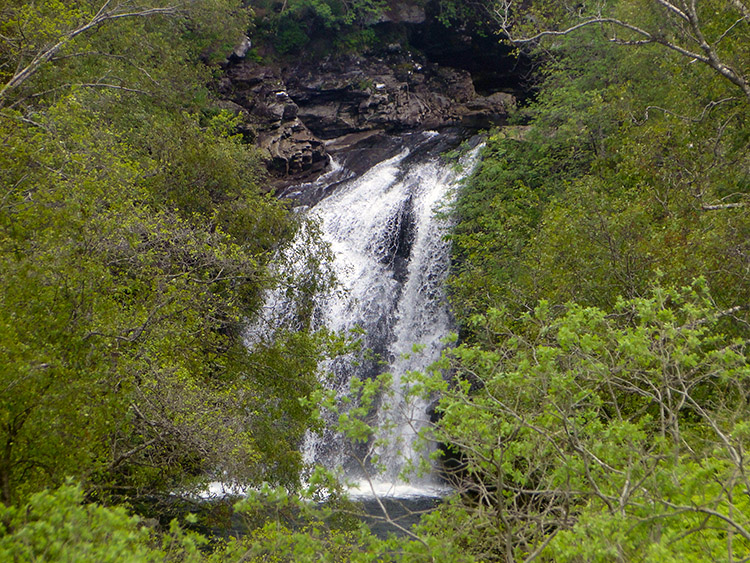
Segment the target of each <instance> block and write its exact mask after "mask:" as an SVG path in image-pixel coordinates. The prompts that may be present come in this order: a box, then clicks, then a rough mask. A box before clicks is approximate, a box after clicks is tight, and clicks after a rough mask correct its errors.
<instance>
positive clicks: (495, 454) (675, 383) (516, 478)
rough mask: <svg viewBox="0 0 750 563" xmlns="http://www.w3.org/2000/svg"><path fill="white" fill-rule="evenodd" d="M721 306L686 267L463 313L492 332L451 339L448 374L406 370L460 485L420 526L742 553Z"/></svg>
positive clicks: (535, 539)
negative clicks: (640, 280)
mask: <svg viewBox="0 0 750 563" xmlns="http://www.w3.org/2000/svg"><path fill="white" fill-rule="evenodd" d="M722 315H724V313H722V312H720V311H717V310H716V308H715V306H714V305H713V301H712V299H711V297H710V295H709V294H708V293H707V291H706V288H705V284H704V282H703V281H702V280H699V281H697V282H696V283H695V284H694V285H693V286H691V287H685V288H682V289H680V290H674V289H664V288H660V287H657V288H655V289H654V290H653V291H652V292H651V293H650V294H649V295H648V296H646V297H643V298H636V299H630V300H626V299H621V300H618V302H617V304H616V306H615V309H614V310H613V311H612V313H611V314H607V312H605V311H603V310H601V309H598V308H592V307H582V306H579V305H574V304H572V305H569V306H568V307H567V308H566V311H565V313H564V314H563V315H562V316H560V317H557V318H555V317H554V316H553V315H551V313H550V310H549V306H548V304H547V303H540V304H539V306H538V307H537V308H536V309H535V310H534V312H533V313H531V314H528V315H525V316H524V318H523V319H522V320H521V326H520V327H519V328H514V327H515V324H516V323H515V322H512V321H513V319H511V318H509V316H508V314H507V312H506V311H499V310H490V311H488V312H487V314H486V315H483V316H482V317H481V318H480V317H477V318H474V319H473V320H472V322H473V323H475V324H477V325H479V326H481V327H482V330H483V331H484V332H485V334H487V335H488V339H487V341H492V342H494V344H493V345H492V346H491V347H489V346H487V345H485V346H484V347H479V346H470V345H462V346H459V347H458V348H456V349H455V350H453V351H452V352H451V353H450V356H451V358H452V365H453V370H454V373H455V378H456V379H455V380H454V382H453V384H452V385H447V384H446V382H445V380H444V379H443V377H442V376H441V375H440V374H438V375H437V376H431V377H420V379H421V381H422V384H423V385H424V387H423V389H422V392H424V393H429V392H440V393H441V399H440V406H439V410H440V413H441V415H442V416H441V419H440V423H439V424H438V426H437V428H436V430H435V436H434V438H435V439H437V440H439V441H440V442H443V443H445V444H448V445H449V448H450V449H451V450H452V451H453V452H454V454H455V455H456V456H458V460H459V463H458V465H457V466H456V468H455V469H454V470H453V471H452V475H453V479H454V480H455V483H456V485H457V487H458V488H459V490H460V491H462V492H463V496H462V497H460V502H458V499H456V502H454V503H452V504H448V505H446V506H445V507H443V508H441V509H440V512H439V514H437V515H434V516H432V517H431V519H430V526H432V527H433V530H435V527H438V529H437V530H435V531H436V533H443V534H446V535H449V536H451V537H455V536H458V537H459V538H462V540H459V541H464V542H466V547H467V549H468V550H470V551H471V552H473V553H476V554H477V555H479V554H483V556H484V557H486V558H488V559H486V560H515V559H517V558H518V559H523V558H524V557H526V556H527V555H529V554H531V553H532V552H537V551H539V552H541V557H542V560H551V561H568V560H580V559H581V558H582V559H585V560H597V561H599V560H601V561H606V560H612V559H616V560H625V561H632V560H638V559H648V560H651V559H653V560H658V559H659V558H660V557H662V556H669V557H675V558H687V559H688V560H716V559H717V558H721V557H722V555H720V554H724V555H723V556H724V557H727V558H729V559H733V558H742V557H746V556H747V554H748V551H749V550H750V535H748V534H747V532H746V530H747V526H748V523H750V522H749V520H750V505H748V503H747V500H746V495H744V493H740V491H743V490H744V488H745V487H746V483H747V479H748V475H747V471H746V469H745V468H744V465H743V462H742V456H741V454H739V452H741V451H743V450H744V449H745V448H746V447H747V444H746V443H745V441H746V435H745V431H744V428H745V426H746V423H745V416H744V413H745V409H746V408H747V402H748V399H749V398H750V397H749V396H748V393H747V380H748V376H750V365H749V364H748V362H747V357H746V340H744V339H735V338H731V337H728V336H726V335H725V334H723V333H722V331H721V329H720V328H719V327H720V324H721V323H720V319H721V317H722ZM439 526H443V529H442V531H440V529H439ZM489 530H493V532H492V533H491V535H488V534H490V532H489ZM729 538H732V539H729ZM675 560H676V559H675Z"/></svg>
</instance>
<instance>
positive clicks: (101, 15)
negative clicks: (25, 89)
mask: <svg viewBox="0 0 750 563" xmlns="http://www.w3.org/2000/svg"><path fill="white" fill-rule="evenodd" d="M110 3H111V0H107V1H106V2H105V3H104V4H103V5H102V7H101V8H100V9H99V11H98V12H97V13H96V15H95V16H94V17H93V18H92V19H91V20H90V21H89V22H88V23H86V24H84V25H82V26H80V27H78V28H76V29H72V30H70V31H69V32H68V33H66V34H65V35H63V36H62V37H61V38H60V39H59V40H58V41H57V43H55V44H54V45H52V46H51V47H47V48H44V49H42V50H41V51H40V52H39V53H37V55H36V56H35V57H34V58H33V59H32V60H31V62H30V63H28V64H27V65H26V66H25V67H24V68H22V69H18V70H16V72H15V73H14V75H13V76H12V77H11V79H10V80H9V81H8V82H7V83H6V84H5V85H4V86H3V87H2V89H0V107H1V106H2V105H3V99H4V98H6V97H7V95H8V94H9V93H10V92H12V91H13V90H15V89H16V88H18V87H19V86H20V85H21V84H23V83H24V82H26V80H28V79H29V78H31V77H32V76H33V75H34V74H36V72H37V71H38V70H39V68H40V67H41V66H42V65H43V64H44V63H46V62H48V61H50V60H51V59H52V58H53V57H54V56H55V55H56V54H57V53H58V52H59V51H60V50H61V49H62V48H63V47H64V46H65V45H67V44H68V43H70V42H71V41H72V40H73V39H75V38H76V37H78V36H79V35H81V34H83V33H86V32H87V31H89V30H91V29H94V28H96V27H97V26H99V25H102V24H104V23H105V22H108V21H114V20H118V19H122V18H136V17H149V16H154V15H172V14H175V13H176V12H177V8H176V7H174V6H168V7H165V8H149V9H146V10H141V11H136V12H122V13H117V12H116V11H108V7H109V5H110ZM116 9H117V8H115V10H116Z"/></svg>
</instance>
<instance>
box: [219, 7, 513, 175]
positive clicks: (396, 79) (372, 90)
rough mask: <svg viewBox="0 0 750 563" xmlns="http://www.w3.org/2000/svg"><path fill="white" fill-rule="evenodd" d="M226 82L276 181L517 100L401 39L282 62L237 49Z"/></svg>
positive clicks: (485, 118)
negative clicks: (477, 84) (484, 89)
mask: <svg viewBox="0 0 750 563" xmlns="http://www.w3.org/2000/svg"><path fill="white" fill-rule="evenodd" d="M415 17H416V16H415ZM220 92H221V94H222V95H223V97H224V98H225V100H227V104H231V107H232V108H234V109H235V110H238V108H242V109H241V110H239V111H241V112H242V113H243V114H244V115H245V118H246V119H245V121H246V126H245V129H246V132H247V133H248V134H249V135H253V136H255V137H256V140H257V142H258V144H259V145H260V146H261V147H262V148H263V149H265V150H266V151H267V154H268V159H269V160H268V168H269V170H270V171H271V173H272V174H273V175H274V177H275V178H276V179H277V181H276V187H283V186H285V185H290V184H293V183H300V182H304V181H310V180H312V179H314V178H315V177H317V176H318V175H320V173H322V172H323V171H324V170H325V169H326V166H327V164H328V161H329V159H328V155H329V154H336V153H337V152H341V151H345V152H346V154H347V155H348V158H349V159H350V160H352V164H351V166H352V167H358V165H359V166H360V167H366V165H367V162H366V161H367V160H369V159H368V158H366V154H365V153H372V155H373V156H372V157H373V158H375V157H377V158H382V157H383V156H384V155H386V156H387V154H388V152H389V151H395V150H396V149H397V146H398V143H397V142H394V141H393V140H392V139H390V140H389V138H388V137H389V136H393V135H401V134H404V133H408V132H413V131H418V130H428V129H432V130H441V129H446V128H463V129H470V130H476V129H483V128H488V127H490V126H492V125H501V124H503V123H505V121H506V119H507V115H508V110H509V109H510V107H511V106H512V105H514V104H515V98H514V96H513V95H512V94H509V93H506V92H495V93H492V94H490V95H487V96H480V95H479V94H478V93H477V92H476V90H475V88H474V84H473V82H472V76H471V74H470V73H469V72H468V71H466V70H462V69H457V68H450V67H444V66H439V65H437V64H435V63H429V62H427V61H426V60H424V59H423V58H421V57H420V56H418V55H415V54H413V53H412V52H410V51H409V50H407V49H403V48H402V47H401V46H400V45H398V44H394V45H390V46H388V47H387V48H385V49H383V50H382V52H381V53H379V54H373V55H341V56H329V57H326V58H325V59H322V60H316V61H309V60H300V61H298V62H296V63H294V64H290V65H288V66H285V67H280V66H264V65H261V64H259V63H257V62H255V61H252V60H248V59H235V60H233V61H232V62H230V63H229V64H228V66H227V68H226V69H225V74H224V77H223V79H222V81H221V83H220ZM228 107H229V106H228ZM359 149H362V150H359ZM365 149H366V150H365ZM373 150H374V152H372V151H373ZM357 154H358V155H359V158H357V159H352V156H351V155H357ZM362 157H364V160H363V158H362ZM355 172H356V170H355Z"/></svg>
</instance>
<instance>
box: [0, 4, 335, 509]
mask: <svg viewBox="0 0 750 563" xmlns="http://www.w3.org/2000/svg"><path fill="white" fill-rule="evenodd" d="M74 4H76V7H75V9H74V8H72V7H71V6H72V4H71V5H70V6H68V4H65V3H64V2H57V3H54V5H53V4H52V3H46V4H45V3H42V4H39V5H38V6H36V7H34V6H32V5H28V4H27V5H25V6H20V5H19V6H15V5H7V6H6V8H7V9H8V10H10V11H11V12H12V13H13V14H14V17H15V18H17V19H16V20H14V21H15V22H16V24H17V27H12V26H11V27H9V28H7V29H5V32H7V34H5V35H4V36H3V41H5V43H4V45H5V47H7V49H6V50H5V51H3V54H2V56H3V57H5V58H4V63H5V66H4V67H3V68H9V64H10V63H11V62H12V63H13V66H14V68H15V67H16V66H17V65H20V66H23V65H24V64H27V62H28V61H29V60H30V59H29V57H32V56H33V55H32V54H31V49H32V46H33V48H34V49H42V50H43V49H49V45H50V43H52V42H55V41H59V39H60V37H65V36H66V34H68V36H67V40H66V42H65V44H64V46H63V48H61V49H60V50H58V51H54V53H53V55H54V56H53V57H52V58H50V59H49V60H44V61H42V63H41V64H39V66H37V67H35V71H34V72H33V73H31V74H29V75H28V76H27V77H26V78H25V79H24V80H23V81H22V82H19V84H18V86H17V87H15V88H13V89H9V90H4V97H2V98H0V101H2V103H1V104H0V105H2V106H3V109H2V111H1V112H0V135H2V138H3V139H4V144H5V150H4V151H3V152H2V154H1V155H0V177H1V178H2V183H3V185H4V186H6V188H7V189H5V190H4V191H3V196H2V199H1V200H0V280H1V281H0V329H1V330H0V358H1V359H2V362H1V363H0V442H2V443H3V444H5V446H4V447H3V449H2V452H1V453H0V485H1V487H2V488H1V490H0V498H1V499H2V501H3V502H5V503H6V504H11V503H19V502H23V501H24V500H25V499H28V498H30V497H29V496H30V495H31V494H32V493H34V492H35V491H39V490H41V489H44V488H47V487H52V486H56V485H60V484H61V483H62V482H64V480H65V478H66V477H67V476H75V477H76V478H77V479H80V480H82V481H83V482H84V483H85V486H86V488H87V491H89V493H90V494H92V495H97V498H104V499H106V498H109V497H110V496H111V495H114V496H117V497H121V496H127V497H130V498H136V497H138V496H139V495H141V494H143V495H147V494H151V493H157V492H167V491H173V490H175V489H184V488H189V487H191V486H193V485H197V484H200V483H201V482H203V481H205V480H206V479H207V478H208V477H209V475H210V474H211V473H215V472H218V471H220V472H222V474H223V475H224V477H225V479H226V480H229V481H239V482H244V483H248V482H260V481H264V480H268V481H271V482H274V483H281V482H283V483H287V484H294V483H295V482H296V481H297V479H298V475H299V472H300V469H301V458H300V454H299V452H298V444H299V441H300V440H301V438H302V436H303V435H304V432H305V430H306V428H307V426H308V424H309V423H311V418H310V416H311V409H309V408H301V406H300V402H299V399H300V398H303V397H305V396H306V395H308V394H309V393H311V391H312V390H313V389H314V388H315V386H316V385H317V381H316V377H315V371H316V366H317V361H318V360H319V359H320V357H321V354H322V353H323V352H324V350H325V348H326V343H327V335H325V334H320V335H314V334H310V332H309V330H308V328H309V320H310V316H309V315H310V301H311V299H313V295H314V294H315V293H316V292H317V291H319V290H320V289H321V288H322V287H325V286H326V284H327V283H329V282H330V276H329V277H328V278H324V276H322V275H321V276H319V275H318V274H321V273H322V271H323V261H324V259H325V252H324V251H323V250H321V251H320V252H318V251H316V250H315V247H316V246H317V244H318V243H317V239H316V235H315V229H312V228H311V229H308V232H309V235H308V236H307V242H308V243H309V246H308V249H307V262H305V264H304V266H300V267H299V268H298V269H297V270H296V271H295V272H294V273H291V272H284V275H283V276H282V275H281V274H280V273H278V272H276V271H273V270H272V269H271V268H270V265H269V264H270V261H271V258H272V256H273V255H274V254H276V253H277V252H280V250H281V249H282V248H283V247H284V246H286V245H288V244H289V242H290V241H291V240H292V239H293V237H294V236H295V235H296V233H297V232H298V230H300V229H301V228H302V223H301V222H300V220H299V219H297V218H295V217H293V216H292V215H291V214H289V213H288V210H287V209H286V207H285V206H284V205H283V204H282V203H280V202H278V201H277V200H275V199H274V198H272V197H271V196H270V195H269V194H267V193H264V188H263V173H262V172H261V170H262V163H261V161H260V158H259V156H258V153H257V151H256V150H255V149H253V148H251V147H248V146H246V145H244V144H242V142H241V139H240V137H238V136H234V135H233V133H232V131H233V129H234V127H235V125H236V118H235V117H234V116H232V115H230V114H227V113H224V112H220V111H218V110H217V109H216V108H215V107H214V106H213V102H212V100H211V98H210V96H209V94H208V91H207V90H206V89H205V88H204V87H203V86H202V84H203V82H204V80H205V78H206V77H207V75H208V73H209V69H207V68H206V67H203V66H201V65H200V64H198V62H197V59H198V56H199V55H200V56H204V55H205V54H206V52H207V51H206V49H209V50H211V49H213V47H207V45H218V44H222V45H223V44H225V43H222V41H224V40H226V41H227V43H226V44H230V43H231V42H233V41H234V40H235V37H234V34H235V32H236V31H237V30H238V29H239V27H241V26H242V25H244V24H243V22H244V21H245V20H244V19H243V18H244V16H243V13H244V12H243V10H241V9H240V8H239V6H238V5H237V4H234V3H225V2H205V3H193V4H191V11H190V12H187V13H183V12H180V13H179V15H178V14H173V13H165V12H159V13H158V14H155V15H147V14H146V13H144V14H143V15H141V16H138V17H129V16H128V17H125V16H123V17H122V18H118V19H110V20H106V21H104V22H102V23H101V25H99V26H98V27H97V29H96V33H94V32H93V30H92V31H87V32H82V33H80V34H78V35H75V37H71V36H70V33H71V30H73V31H75V30H76V29H79V28H78V27H77V26H80V25H82V24H85V22H87V21H90V19H91V18H92V17H93V16H94V14H96V13H97V11H98V9H99V8H100V7H101V5H99V4H95V3H90V4H89V3H83V4H82V3H74ZM66 6H67V8H66ZM160 6H161V5H152V4H145V3H144V4H137V5H136V4H135V3H130V2H128V3H112V4H110V5H108V7H109V9H111V10H112V13H115V14H116V13H125V12H124V10H126V9H128V10H133V11H136V12H138V11H140V10H150V9H152V8H154V7H156V8H159V7H160ZM225 10H229V12H227V13H229V14H230V15H231V14H232V13H233V14H234V15H233V17H232V18H227V13H225ZM9 13H10V12H9ZM108 13H109V12H108ZM218 15H220V16H221V18H224V20H225V22H226V23H225V28H222V29H223V32H225V33H226V34H225V35H221V36H219V35H216V36H214V35H212V34H214V33H218V31H219V29H218V28H217V27H216V25H215V21H216V20H217V17H218ZM19 22H20V23H19ZM31 22H33V23H34V26H32V27H34V29H35V30H36V31H34V33H27V34H25V35H24V34H20V33H19V29H20V30H23V29H25V28H27V27H29V26H31ZM201 22H203V23H201ZM212 22H214V23H212ZM204 24H205V25H204ZM18 26H20V27H18ZM206 26H207V27H211V26H213V28H212V29H213V31H211V30H209V29H207V28H206ZM14 30H15V31H14ZM11 31H12V32H13V33H14V34H15V35H13V34H11ZM5 32H4V33H5ZM217 41H218V43H217ZM11 47H12V49H11ZM217 48H218V47H217ZM13 49H15V50H13ZM204 58H205V57H204ZM209 58H210V57H209ZM29 64H30V63H29ZM8 76H9V75H8ZM16 76H18V75H16ZM102 76H104V77H106V79H102V80H100V79H99V78H94V77H102ZM114 77H116V80H113V78H114ZM12 79H13V78H12V77H10V78H8V80H9V82H8V83H7V84H10V81H12ZM52 85H54V87H51V86H52ZM105 85H106V86H105ZM277 285H281V286H282V287H283V288H285V289H287V288H288V293H289V295H290V297H293V298H294V300H297V303H298V314H297V315H296V317H295V319H294V323H295V324H294V326H293V327H291V326H290V327H282V328H287V329H289V331H290V333H289V335H287V336H283V337H282V335H281V334H280V336H279V338H278V340H277V341H275V342H265V343H264V344H263V346H262V348H259V349H257V350H254V351H249V350H248V349H247V348H246V347H245V345H244V338H245V334H244V333H245V330H246V327H247V326H248V324H249V323H250V322H252V321H253V320H254V319H256V318H257V317H258V315H259V312H260V311H259V309H260V303H261V302H262V300H263V295H264V292H265V291H266V290H268V289H270V288H273V287H276V286H277Z"/></svg>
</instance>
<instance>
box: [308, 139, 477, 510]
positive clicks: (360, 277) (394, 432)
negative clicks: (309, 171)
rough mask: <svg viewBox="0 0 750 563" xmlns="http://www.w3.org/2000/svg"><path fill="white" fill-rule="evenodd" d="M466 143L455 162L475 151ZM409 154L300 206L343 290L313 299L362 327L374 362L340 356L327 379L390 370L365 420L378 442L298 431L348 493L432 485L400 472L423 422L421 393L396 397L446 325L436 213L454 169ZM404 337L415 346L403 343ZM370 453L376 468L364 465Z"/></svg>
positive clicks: (341, 387)
mask: <svg viewBox="0 0 750 563" xmlns="http://www.w3.org/2000/svg"><path fill="white" fill-rule="evenodd" d="M477 152H478V149H476V150H474V151H472V153H471V155H469V157H468V158H467V162H465V163H464V169H467V168H468V167H469V166H471V165H472V164H473V162H474V160H475V159H476V154H477ZM408 156H409V152H408V151H407V150H405V151H404V152H402V153H401V154H399V155H398V156H396V157H394V158H391V159H390V160H387V161H384V162H382V163H380V164H378V165H376V166H375V167H373V168H372V169H371V170H369V171H368V172H367V173H366V174H364V175H363V176H361V177H359V178H356V179H354V180H349V181H347V182H345V183H343V184H342V185H341V186H339V187H337V189H336V191H335V192H334V193H333V195H331V196H329V197H328V198H326V199H324V200H323V201H321V202H320V203H318V204H317V205H316V206H314V207H313V208H312V209H311V210H310V214H311V215H312V216H314V217H316V218H317V219H318V220H319V221H320V224H321V227H322V232H323V237H324V238H325V240H326V241H327V242H328V243H329V244H330V245H331V249H332V251H333V253H334V256H335V259H334V265H333V268H334V270H335V272H336V275H337V277H338V280H339V282H340V283H341V286H342V288H343V291H339V292H336V293H335V294H333V295H331V296H329V298H328V299H325V300H323V301H321V302H320V303H319V310H318V318H319V319H320V322H321V323H324V324H325V326H327V327H329V328H330V329H333V330H336V331H342V332H346V331H348V330H351V329H353V328H355V327H361V329H362V330H363V337H362V338H363V343H364V346H365V347H367V348H370V349H372V350H373V351H374V352H376V353H377V354H379V356H380V357H381V358H382V360H383V362H382V364H379V363H377V362H364V363H361V364H359V365H356V364H352V363H351V361H349V362H348V361H347V359H346V358H344V359H342V360H339V361H336V362H334V363H333V364H332V365H331V366H329V367H330V369H331V371H332V372H333V374H334V377H333V379H332V383H331V385H332V386H333V387H334V388H335V389H336V391H337V392H338V393H339V394H340V395H343V394H345V393H346V392H347V388H348V381H349V379H350V378H351V377H352V376H355V375H356V376H358V377H360V378H362V379H365V378H369V377H372V376H374V375H377V374H379V373H382V372H386V371H387V372H389V373H391V374H392V375H393V388H394V395H393V398H392V399H390V400H389V401H388V402H387V404H386V403H385V401H384V402H383V404H381V405H380V409H379V412H378V413H377V415H376V417H375V421H376V422H377V425H378V426H379V428H380V430H379V431H378V435H377V436H376V439H377V442H378V444H379V445H377V446H372V444H371V445H370V447H369V449H368V447H361V446H360V447H359V448H356V447H354V448H352V447H349V446H347V443H346V441H345V440H344V439H343V438H342V437H341V436H340V435H337V434H335V433H333V432H331V431H329V432H326V433H324V434H323V435H322V437H321V436H314V435H310V436H308V439H307V442H306V444H305V456H306V460H307V461H309V462H316V463H322V464H324V465H326V466H328V467H329V468H340V470H341V471H342V473H343V476H344V477H345V478H346V479H347V480H349V481H353V482H355V485H354V486H353V488H352V490H351V492H352V493H353V494H355V495H360V496H362V495H364V496H372V495H384V496H396V497H402V496H419V495H434V494H438V493H439V492H440V491H441V485H440V484H439V483H438V482H437V481H436V480H435V478H434V476H433V475H432V474H430V473H428V474H427V475H425V476H421V477H417V476H415V475H412V476H410V477H409V478H408V481H403V480H402V479H401V478H400V476H401V472H402V470H403V469H404V468H405V467H406V466H407V464H409V463H411V464H416V463H418V461H419V460H420V459H422V457H423V456H424V455H425V452H424V451H417V448H416V447H415V444H416V443H417V437H416V434H417V432H419V431H420V430H422V429H423V428H425V427H426V426H428V424H429V420H428V414H427V410H428V404H427V402H426V401H424V400H417V401H414V400H411V401H408V402H407V401H406V400H405V399H404V396H403V394H402V393H401V391H400V389H401V385H402V377H403V376H404V375H405V374H406V373H407V372H408V371H411V370H423V369H424V368H426V367H427V366H428V365H430V364H431V363H433V362H434V361H436V360H437V359H438V358H439V357H440V354H441V351H442V350H443V348H444V343H443V341H444V339H445V338H446V337H447V336H448V334H449V332H450V330H451V317H450V313H449V310H448V307H447V303H446V299H445V294H444V290H443V284H444V281H445V278H446V276H447V272H448V266H449V251H450V248H449V244H448V243H447V242H446V241H445V239H444V235H445V229H446V228H447V227H448V225H447V224H446V223H445V221H444V220H442V219H439V218H437V217H436V214H435V211H436V208H437V207H438V205H440V204H443V203H446V202H447V201H448V200H449V198H450V197H451V194H452V190H453V187H454V186H455V183H456V181H457V179H458V177H459V176H460V174H459V173H457V172H456V171H455V170H454V167H453V166H452V165H451V164H446V163H443V162H441V161H440V160H439V159H437V158H428V159H422V160H416V161H413V162H409V161H407V160H406V159H407V157H408ZM414 345H418V346H419V347H420V351H419V352H417V353H415V352H414V351H413V348H414ZM372 454H376V455H377V457H378V458H379V462H380V464H381V465H382V466H384V467H385V471H383V472H380V473H375V470H374V468H373V466H372V465H371V464H370V463H369V461H370V460H371V456H372Z"/></svg>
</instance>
